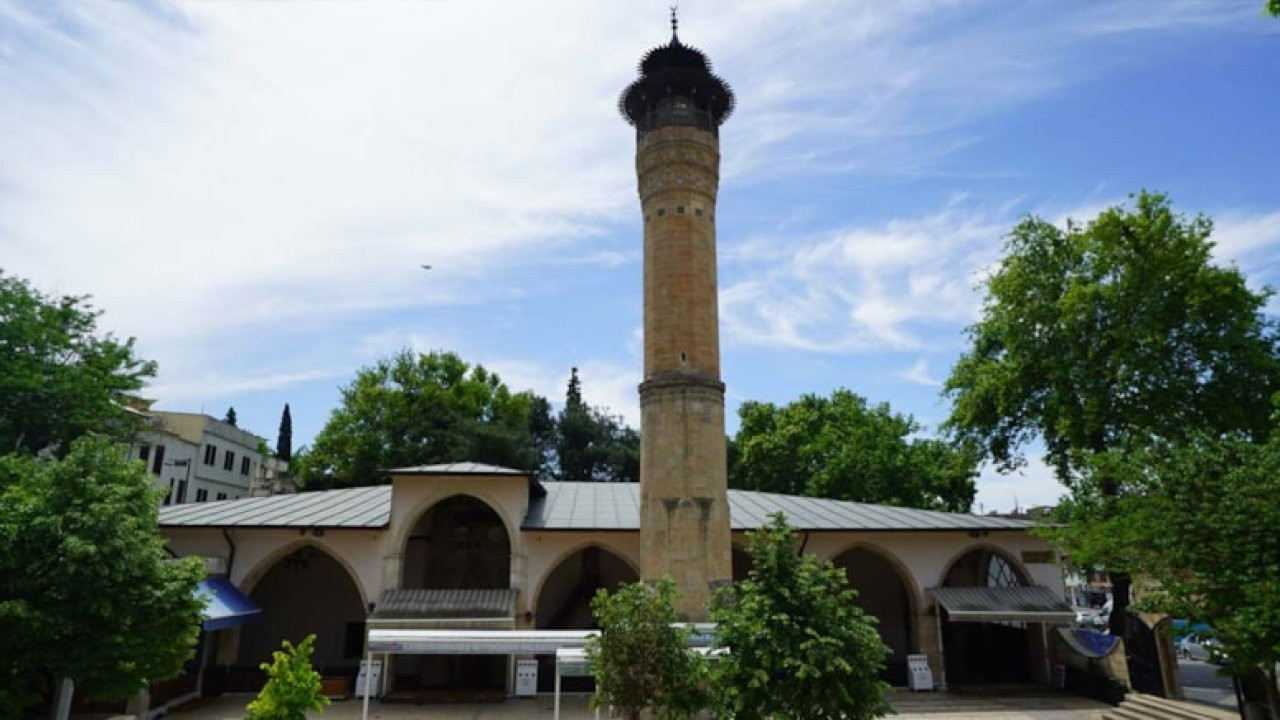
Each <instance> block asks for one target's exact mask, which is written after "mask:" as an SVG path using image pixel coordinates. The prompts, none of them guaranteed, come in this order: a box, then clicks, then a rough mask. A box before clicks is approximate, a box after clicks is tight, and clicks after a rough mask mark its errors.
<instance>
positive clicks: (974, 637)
mask: <svg viewBox="0 0 1280 720" xmlns="http://www.w3.org/2000/svg"><path fill="white" fill-rule="evenodd" d="M1028 577H1029V576H1028V574H1027V571H1026V569H1025V568H1023V567H1022V565H1021V564H1020V563H1019V562H1018V561H1017V560H1016V559H1014V558H1013V557H1012V556H1011V555H1009V554H1008V553H1007V552H1005V551H1004V550H1001V549H1000V548H997V547H995V546H992V545H978V546H970V547H968V548H966V549H965V550H963V551H962V552H960V553H958V554H957V555H956V556H955V557H954V558H952V560H951V562H950V563H948V564H947V567H946V570H945V571H944V572H943V574H942V581H941V583H940V586H941V587H955V588H964V587H989V588H997V587H1016V586H1025V585H1028V584H1030V583H1029V580H1028ZM938 612H941V610H938ZM941 624H942V636H943V646H944V647H945V658H944V662H945V663H946V673H947V680H948V682H950V683H952V684H957V685H964V684H970V685H972V684H983V683H1026V682H1031V680H1032V671H1033V667H1035V666H1036V665H1033V663H1032V655H1033V647H1032V645H1033V636H1032V634H1030V633H1028V632H1027V624H1026V623H1023V622H951V621H950V620H946V621H944V622H942V623H941ZM1034 637H1040V635H1039V634H1036V635H1035V636H1034ZM1034 649H1035V651H1036V652H1035V653H1034V654H1041V653H1043V652H1044V649H1043V648H1041V647H1039V646H1037V647H1036V648H1034Z"/></svg>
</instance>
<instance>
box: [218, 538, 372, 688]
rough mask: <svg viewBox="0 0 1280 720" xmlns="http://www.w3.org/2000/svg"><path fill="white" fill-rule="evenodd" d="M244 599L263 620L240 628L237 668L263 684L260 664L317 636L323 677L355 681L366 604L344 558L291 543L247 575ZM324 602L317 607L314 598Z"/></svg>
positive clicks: (319, 546)
mask: <svg viewBox="0 0 1280 720" xmlns="http://www.w3.org/2000/svg"><path fill="white" fill-rule="evenodd" d="M244 588H245V592H246V594H247V595H248V596H249V598H250V599H251V600H253V602H254V603H255V604H256V605H257V606H258V607H260V608H262V616H261V619H260V620H258V621H257V622H253V623H249V624H246V625H244V626H243V627H241V628H240V637H239V642H238V647H237V649H236V662H235V665H236V666H237V668H240V669H241V670H242V671H243V672H245V674H247V675H249V676H251V677H255V678H257V680H258V681H260V680H261V676H260V673H259V671H258V669H257V666H258V664H259V663H261V662H264V661H266V660H268V659H269V658H270V654H271V651H273V650H278V649H279V648H280V641H281V640H289V641H291V642H294V643H297V642H299V641H301V640H302V639H303V638H304V637H306V636H307V635H309V634H314V635H315V636H316V642H315V654H314V655H313V662H314V663H315V665H316V667H317V668H318V669H320V670H321V672H323V673H324V674H326V675H341V674H347V673H350V674H351V675H352V676H354V673H355V669H356V667H357V666H358V664H359V661H360V657H361V654H362V653H363V650H364V623H365V620H366V618H367V612H368V611H367V608H368V605H367V603H366V601H365V596H364V592H363V589H362V588H361V586H360V582H359V580H358V578H357V576H355V575H354V574H353V573H352V572H351V568H350V566H349V565H347V564H346V562H345V561H344V559H343V558H342V557H341V556H340V555H339V554H337V553H335V552H333V550H332V549H330V548H327V547H325V546H324V545H322V544H320V543H316V542H311V541H306V540H304V541H299V542H295V543H290V544H288V545H286V546H284V547H283V548H280V549H279V550H277V551H276V552H274V553H272V554H271V555H269V556H268V557H266V558H264V559H263V560H262V561H260V562H259V563H258V565H257V566H256V567H255V568H254V570H253V571H252V572H251V573H250V574H249V575H246V578H245V582H244ZM318 596H319V597H323V598H324V602H315V598H316V597H318Z"/></svg>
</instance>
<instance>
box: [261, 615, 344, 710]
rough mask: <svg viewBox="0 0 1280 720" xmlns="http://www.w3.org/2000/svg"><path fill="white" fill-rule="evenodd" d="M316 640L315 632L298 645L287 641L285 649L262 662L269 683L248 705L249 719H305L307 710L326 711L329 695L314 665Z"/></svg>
mask: <svg viewBox="0 0 1280 720" xmlns="http://www.w3.org/2000/svg"><path fill="white" fill-rule="evenodd" d="M315 642H316V636H315V635H308V636H307V637H306V639H304V640H303V641H302V642H300V643H298V645H297V646H296V647H295V646H294V645H293V643H291V642H289V641H288V640H285V641H283V642H282V643H281V648H282V649H280V650H275V651H273V652H272V653H271V662H269V663H265V662H264V663H262V665H261V666H260V667H261V668H262V669H263V670H264V671H266V673H267V684H266V685H263V686H262V690H261V691H260V692H259V693H258V697H257V698H255V699H254V700H253V702H251V703H249V704H248V706H246V707H245V710H246V711H247V712H248V713H249V715H248V718H247V720H306V717H307V711H308V710H313V711H316V712H321V711H323V710H324V708H325V706H327V705H328V704H329V698H327V697H325V696H324V693H323V692H321V691H320V673H318V672H316V671H315V668H313V667H311V653H312V652H314V650H315V648H314V647H313V646H314V645H315Z"/></svg>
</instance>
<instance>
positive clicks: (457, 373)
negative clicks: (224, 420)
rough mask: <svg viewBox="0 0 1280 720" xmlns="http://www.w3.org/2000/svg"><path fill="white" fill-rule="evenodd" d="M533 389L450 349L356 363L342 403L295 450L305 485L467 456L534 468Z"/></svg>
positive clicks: (367, 478) (371, 479) (377, 478)
mask: <svg viewBox="0 0 1280 720" xmlns="http://www.w3.org/2000/svg"><path fill="white" fill-rule="evenodd" d="M533 397H534V396H533V394H532V393H529V392H523V393H513V392H511V391H510V390H508V389H507V386H506V385H504V384H503V383H502V379H501V378H499V377H498V375H496V374H495V373H491V372H489V371H488V370H486V369H485V368H484V367H482V366H480V365H474V366H472V365H468V364H467V363H466V362H464V361H463V360H462V359H461V358H459V357H458V356H457V355H455V354H454V353H450V352H432V353H429V354H425V355H421V354H417V353H413V352H410V351H409V350H404V351H401V352H399V353H397V354H396V355H393V356H391V357H390V358H385V359H382V360H379V361H378V362H377V363H375V364H374V365H373V366H372V367H366V368H362V369H361V370H360V371H359V372H357V373H356V377H355V379H354V380H352V381H351V384H349V385H347V386H346V387H344V388H342V402H341V405H340V406H339V407H338V408H337V409H335V410H334V411H333V413H332V414H331V415H330V416H329V421H328V422H327V423H326V424H325V426H324V428H323V429H321V430H320V433H319V434H318V435H316V438H315V442H314V443H313V444H312V446H311V448H310V449H309V450H308V451H307V452H306V453H299V456H298V458H296V459H297V460H298V463H297V464H298V466H299V467H298V471H297V472H298V475H299V477H300V478H301V479H302V481H303V483H304V484H305V485H306V486H308V487H320V488H325V487H348V486H353V485H376V484H378V483H380V482H382V481H383V478H382V474H381V471H382V470H383V469H385V468H391V467H401V466H407V465H421V464H427V463H444V462H459V461H468V460H474V461H477V462H485V463H492V464H494V465H502V466H506V467H513V468H517V469H521V470H530V471H533V470H536V469H537V467H538V464H539V460H540V458H539V457H538V453H537V451H536V448H535V447H534V444H533V439H532V437H531V433H530V408H531V407H532V403H533Z"/></svg>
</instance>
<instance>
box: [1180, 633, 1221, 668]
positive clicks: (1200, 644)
mask: <svg viewBox="0 0 1280 720" xmlns="http://www.w3.org/2000/svg"><path fill="white" fill-rule="evenodd" d="M1178 657H1181V658H1185V659H1187V660H1207V661H1209V662H1211V663H1214V664H1215V665H1222V664H1223V663H1225V662H1226V661H1227V655H1226V653H1224V652H1223V651H1222V643H1220V642H1218V641H1217V639H1215V638H1211V637H1204V636H1202V635H1199V634H1196V633H1192V634H1190V635H1187V636H1186V637H1183V638H1182V639H1180V640H1178Z"/></svg>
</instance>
